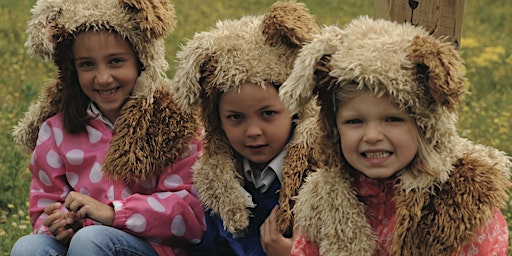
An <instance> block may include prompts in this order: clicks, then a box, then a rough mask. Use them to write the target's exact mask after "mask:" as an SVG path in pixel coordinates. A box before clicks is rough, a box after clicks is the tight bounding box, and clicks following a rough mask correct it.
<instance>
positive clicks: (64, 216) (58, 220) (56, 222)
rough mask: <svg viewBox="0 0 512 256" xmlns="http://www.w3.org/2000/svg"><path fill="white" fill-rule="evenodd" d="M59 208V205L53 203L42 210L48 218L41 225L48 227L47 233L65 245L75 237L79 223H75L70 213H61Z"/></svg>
mask: <svg viewBox="0 0 512 256" xmlns="http://www.w3.org/2000/svg"><path fill="white" fill-rule="evenodd" d="M60 207H61V203H53V204H50V205H48V206H47V207H46V208H45V209H44V213H46V214H47V215H48V217H46V219H44V220H43V225H45V226H46V227H48V231H50V232H51V233H52V234H53V235H54V236H55V239H57V241H59V242H60V243H62V244H64V245H67V244H69V241H71V238H72V237H73V235H75V231H76V230H78V229H80V227H81V221H80V222H76V221H75V218H74V215H73V214H72V213H70V212H63V211H62V210H60Z"/></svg>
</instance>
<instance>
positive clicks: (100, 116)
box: [87, 102, 114, 131]
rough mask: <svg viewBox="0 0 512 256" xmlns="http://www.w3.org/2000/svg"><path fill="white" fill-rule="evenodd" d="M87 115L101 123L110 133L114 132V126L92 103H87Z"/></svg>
mask: <svg viewBox="0 0 512 256" xmlns="http://www.w3.org/2000/svg"><path fill="white" fill-rule="evenodd" d="M87 113H89V114H90V115H91V116H95V117H97V118H98V119H99V120H100V121H102V122H103V123H104V124H105V125H106V126H107V127H108V128H109V129H110V131H112V130H114V124H112V122H110V120H108V119H107V118H106V117H105V116H104V115H103V113H101V111H100V110H99V109H98V107H96V105H95V104H94V103H92V102H91V103H89V107H88V108H87Z"/></svg>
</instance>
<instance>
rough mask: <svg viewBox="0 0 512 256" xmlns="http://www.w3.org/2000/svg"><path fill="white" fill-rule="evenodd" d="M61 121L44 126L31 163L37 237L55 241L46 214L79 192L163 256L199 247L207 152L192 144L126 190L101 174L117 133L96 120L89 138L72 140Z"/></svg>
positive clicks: (89, 222) (87, 222)
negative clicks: (196, 167)
mask: <svg viewBox="0 0 512 256" xmlns="http://www.w3.org/2000/svg"><path fill="white" fill-rule="evenodd" d="M61 120H62V116H61V115H60V114H58V115H56V116H54V117H51V118H49V119H48V120H46V121H45V122H44V124H43V125H42V126H41V129H40V131H39V135H38V140H37V146H36V148H35V150H34V153H33V155H32V159H31V161H30V171H31V172H32V183H31V187H30V217H31V221H32V224H33V227H34V233H46V234H49V235H51V233H50V232H48V230H47V228H46V227H45V226H44V225H43V220H44V218H45V217H46V214H45V213H44V208H45V207H46V206H48V205H49V204H51V203H54V202H62V203H63V202H64V200H65V199H66V196H67V194H68V193H69V192H70V191H76V192H80V193H82V194H86V195H89V196H91V197H93V198H95V199H97V200H99V201H101V202H103V203H106V204H111V205H113V206H114V210H115V219H114V223H113V227H115V228H118V229H120V230H123V231H126V232H128V233H132V234H135V235H137V236H141V237H144V238H146V239H148V240H150V241H151V245H152V246H153V248H155V250H156V251H157V252H158V253H159V254H160V255H183V254H186V252H185V250H181V251H180V247H183V245H188V244H190V243H197V242H199V241H200V239H201V237H202V235H203V232H204V230H205V226H204V222H203V218H204V211H203V208H202V205H201V203H200V201H199V200H198V199H197V198H196V197H195V195H193V194H192V174H191V167H192V165H193V164H194V162H195V160H196V158H197V157H198V156H199V152H201V150H202V144H201V142H200V141H192V142H191V144H190V149H189V151H188V152H187V153H186V154H184V155H182V156H181V158H180V160H179V161H176V162H175V163H174V164H173V165H172V166H170V167H167V168H166V169H165V170H164V171H162V172H161V174H160V175H158V176H156V177H153V178H150V179H147V180H144V181H142V182H139V183H129V184H126V183H125V182H122V181H112V179H110V178H109V177H108V176H107V175H106V174H105V173H103V172H102V164H103V161H104V159H105V155H106V153H107V150H108V148H109V143H110V141H111V140H112V137H113V133H115V131H114V132H111V131H110V130H109V128H108V127H107V126H106V125H105V124H104V123H103V122H102V121H100V120H98V119H94V120H92V121H90V123H89V125H87V126H86V132H82V133H79V134H68V133H66V132H65V131H64V129H63V128H62V121H61ZM64 210H65V209H64ZM95 224H99V223H96V222H94V221H93V220H91V219H86V220H84V226H87V225H95ZM171 245H172V246H173V248H171Z"/></svg>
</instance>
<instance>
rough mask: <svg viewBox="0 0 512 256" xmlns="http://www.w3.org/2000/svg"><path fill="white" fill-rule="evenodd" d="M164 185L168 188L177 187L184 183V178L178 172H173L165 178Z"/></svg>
mask: <svg viewBox="0 0 512 256" xmlns="http://www.w3.org/2000/svg"><path fill="white" fill-rule="evenodd" d="M164 185H165V186H166V187H168V188H176V187H178V186H179V185H183V179H181V177H180V176H178V175H176V174H171V175H169V176H167V178H165V180H164Z"/></svg>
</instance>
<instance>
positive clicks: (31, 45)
mask: <svg viewBox="0 0 512 256" xmlns="http://www.w3.org/2000/svg"><path fill="white" fill-rule="evenodd" d="M176 22H177V20H176V15H175V13H174V7H173V6H172V5H171V4H170V3H169V2H168V1H167V0H142V1H134V0H87V1H86V0H79V1H76V0H39V1H37V3H36V4H35V6H34V7H33V8H32V20H31V21H30V22H29V26H28V30H27V41H26V43H25V46H26V47H27V48H28V52H29V53H30V54H33V55H38V56H40V57H42V58H43V59H44V60H50V59H53V58H54V44H53V43H54V42H59V41H61V40H63V39H64V38H66V37H73V36H76V34H77V33H79V32H82V31H88V30H100V29H107V30H112V31H116V32H117V33H119V34H120V35H122V36H123V37H124V38H127V39H128V41H130V43H131V44H132V45H133V47H134V48H135V51H136V52H137V53H138V57H139V59H140V61H141V62H142V64H143V65H144V67H145V68H146V69H155V70H157V71H158V72H164V71H165V70H166V69H167V62H166V61H165V58H164V57H165V56H164V55H163V52H164V51H163V49H164V48H163V47H164V45H163V40H162V39H163V38H164V37H165V36H166V35H167V34H168V33H170V32H171V31H172V30H173V29H174V27H175V25H176ZM52 41H53V42H52Z"/></svg>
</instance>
